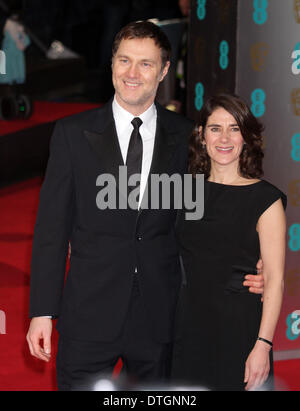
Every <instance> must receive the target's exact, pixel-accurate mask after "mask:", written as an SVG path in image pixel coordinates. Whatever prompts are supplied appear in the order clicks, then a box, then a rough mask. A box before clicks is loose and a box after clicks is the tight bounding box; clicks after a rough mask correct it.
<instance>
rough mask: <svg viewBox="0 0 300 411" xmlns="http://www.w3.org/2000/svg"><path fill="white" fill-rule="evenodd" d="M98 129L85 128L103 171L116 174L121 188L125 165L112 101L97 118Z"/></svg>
mask: <svg viewBox="0 0 300 411" xmlns="http://www.w3.org/2000/svg"><path fill="white" fill-rule="evenodd" d="M97 125H98V130H99V131H97V132H95V131H88V130H85V131H84V134H85V137H86V139H87V140H88V142H89V145H90V147H91V149H92V151H93V152H94V154H95V155H96V157H97V159H98V162H99V164H100V166H101V170H103V171H101V173H107V174H111V175H113V176H114V178H115V181H116V185H117V188H119V167H120V166H123V165H124V161H123V157H122V153H121V149H120V145H119V140H118V136H117V131H116V126H115V122H114V118H113V114H112V105H111V102H109V103H107V104H106V106H104V107H103V110H102V112H99V118H98V119H97Z"/></svg>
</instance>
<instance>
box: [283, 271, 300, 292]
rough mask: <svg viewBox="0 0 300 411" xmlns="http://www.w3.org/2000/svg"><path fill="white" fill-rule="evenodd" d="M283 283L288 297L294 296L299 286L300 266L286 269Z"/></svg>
mask: <svg viewBox="0 0 300 411" xmlns="http://www.w3.org/2000/svg"><path fill="white" fill-rule="evenodd" d="M285 285H286V292H287V294H288V295H289V296H290V297H295V296H296V295H298V291H299V287H300V267H298V268H291V269H290V270H287V272H286V278H285Z"/></svg>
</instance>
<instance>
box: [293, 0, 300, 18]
mask: <svg viewBox="0 0 300 411" xmlns="http://www.w3.org/2000/svg"><path fill="white" fill-rule="evenodd" d="M294 12H295V19H296V22H297V23H300V0H294Z"/></svg>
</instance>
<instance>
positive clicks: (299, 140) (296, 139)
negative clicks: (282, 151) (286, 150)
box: [291, 133, 300, 161]
mask: <svg viewBox="0 0 300 411" xmlns="http://www.w3.org/2000/svg"><path fill="white" fill-rule="evenodd" d="M291 156H292V159H293V160H294V161H300V133H297V134H294V135H293V137H292V151H291Z"/></svg>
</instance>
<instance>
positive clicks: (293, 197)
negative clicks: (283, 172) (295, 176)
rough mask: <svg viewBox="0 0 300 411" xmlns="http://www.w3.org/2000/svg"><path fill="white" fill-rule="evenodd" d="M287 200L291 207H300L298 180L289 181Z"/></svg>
mask: <svg viewBox="0 0 300 411" xmlns="http://www.w3.org/2000/svg"><path fill="white" fill-rule="evenodd" d="M288 191H289V201H290V204H291V205H292V206H293V207H300V180H292V181H290V183H289V187H288Z"/></svg>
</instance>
